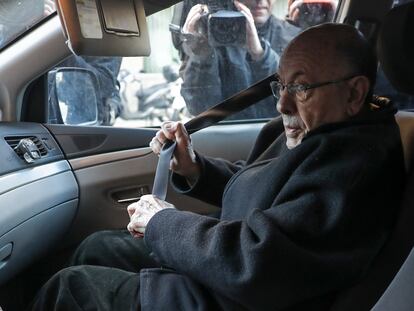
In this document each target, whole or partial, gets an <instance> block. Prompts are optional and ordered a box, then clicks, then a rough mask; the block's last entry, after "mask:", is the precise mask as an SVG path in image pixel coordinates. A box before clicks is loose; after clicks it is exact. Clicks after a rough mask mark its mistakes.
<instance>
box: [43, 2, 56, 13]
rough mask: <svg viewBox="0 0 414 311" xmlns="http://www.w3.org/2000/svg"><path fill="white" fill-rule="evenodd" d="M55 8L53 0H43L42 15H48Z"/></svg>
mask: <svg viewBox="0 0 414 311" xmlns="http://www.w3.org/2000/svg"><path fill="white" fill-rule="evenodd" d="M55 10H56V7H55V2H54V1H53V0H45V8H44V15H45V16H49V15H50V14H52V13H53V12H54V11H55Z"/></svg>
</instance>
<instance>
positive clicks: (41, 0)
mask: <svg viewBox="0 0 414 311" xmlns="http://www.w3.org/2000/svg"><path fill="white" fill-rule="evenodd" d="M54 11H55V5H54V1H53V0H1V1H0V49H1V48H3V47H4V46H5V45H7V43H9V42H10V41H12V40H13V39H15V38H17V37H18V36H19V35H20V34H22V33H24V32H25V31H26V30H28V29H30V28H31V27H33V26H34V25H36V24H37V23H38V22H39V21H41V20H42V19H43V18H45V17H46V16H48V15H50V14H52V13H53V12H54Z"/></svg>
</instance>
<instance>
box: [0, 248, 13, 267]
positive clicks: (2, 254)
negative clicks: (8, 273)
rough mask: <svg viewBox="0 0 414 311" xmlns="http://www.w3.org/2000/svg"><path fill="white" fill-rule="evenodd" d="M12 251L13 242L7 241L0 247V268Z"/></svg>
mask: <svg viewBox="0 0 414 311" xmlns="http://www.w3.org/2000/svg"><path fill="white" fill-rule="evenodd" d="M12 251H13V243H9V244H7V245H5V246H3V247H2V248H0V269H1V268H3V267H4V266H5V265H6V263H7V260H8V259H9V258H10V256H11V253H12Z"/></svg>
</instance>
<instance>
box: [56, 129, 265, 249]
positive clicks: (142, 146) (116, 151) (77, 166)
mask: <svg viewBox="0 0 414 311" xmlns="http://www.w3.org/2000/svg"><path fill="white" fill-rule="evenodd" d="M262 126H263V123H248V124H226V125H217V126H212V127H210V128H208V129H205V130H202V131H200V132H198V133H195V134H193V135H192V142H193V144H194V148H195V149H196V150H197V151H199V152H200V153H202V154H205V155H209V156H215V157H221V158H225V159H228V160H230V161H234V160H239V159H246V157H247V155H248V152H249V150H250V148H251V146H252V144H253V142H254V140H255V138H256V136H257V134H258V132H259V131H260V129H261V127H262ZM48 128H49V130H50V131H51V133H52V134H53V135H54V136H55V138H56V140H57V141H58V142H59V144H60V146H61V147H62V150H63V152H64V153H65V155H66V157H67V158H69V163H70V165H71V167H72V169H73V172H74V175H75V177H76V180H77V182H78V185H79V208H78V213H77V216H76V219H75V221H74V223H73V226H72V228H71V230H70V232H69V233H68V234H67V238H66V240H65V242H64V243H65V244H66V243H68V244H74V243H78V242H80V241H81V240H82V239H83V238H85V237H86V236H87V235H89V234H91V233H92V232H95V231H98V230H104V229H125V227H126V224H127V223H128V214H127V211H126V208H127V206H128V205H129V204H131V203H132V202H135V201H136V200H137V199H138V198H139V197H140V196H141V195H143V194H148V193H151V189H152V184H153V182H154V175H155V170H156V166H157V161H158V158H157V156H156V155H154V154H153V153H152V151H151V149H150V148H149V147H148V143H149V141H150V140H151V138H152V137H153V136H154V135H155V133H156V131H157V129H122V128H111V127H84V128H82V127H65V126H48ZM79 137H82V140H83V141H84V142H86V143H83V144H79V143H76V140H77V139H78V138H79ZM97 137H98V138H97ZM74 142H75V143H74ZM79 146H82V148H83V149H82V148H79ZM67 150H68V151H67ZM66 152H68V153H69V154H66ZM167 201H169V202H171V203H173V204H174V205H175V206H176V207H177V208H179V209H182V210H188V211H193V212H196V213H201V214H208V213H211V212H213V211H215V210H216V209H217V207H214V206H212V205H209V204H206V203H203V202H201V201H199V200H196V199H193V198H190V197H187V196H184V195H180V194H177V193H175V192H174V191H173V190H172V189H171V188H170V189H169V191H168V196H167Z"/></svg>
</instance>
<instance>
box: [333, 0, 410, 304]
mask: <svg viewBox="0 0 414 311" xmlns="http://www.w3.org/2000/svg"><path fill="white" fill-rule="evenodd" d="M411 26H413V27H414V2H411V3H407V4H405V5H401V6H399V7H396V8H393V9H392V10H391V11H390V12H389V13H388V14H387V16H386V18H385V20H384V22H383V25H382V27H381V31H380V34H379V38H378V46H377V50H378V58H379V60H380V62H381V66H382V68H383V70H384V73H385V74H386V76H387V77H388V79H389V80H390V82H391V83H392V84H393V86H394V87H395V88H396V89H397V90H399V91H401V92H405V93H407V94H414V79H413V78H412V72H413V70H414V57H413V56H414V48H413V42H414V37H413V36H412V34H411V32H412V29H413V28H412V27H411ZM396 120H397V123H398V125H399V127H400V133H401V141H402V144H403V150H404V160H405V168H406V172H407V180H406V184H405V189H404V193H403V198H402V201H401V206H400V210H399V214H398V217H397V220H396V224H395V227H394V229H393V232H391V234H390V237H389V239H388V241H387V242H386V244H385V245H384V247H383V249H382V250H381V252H380V253H379V254H378V256H377V257H376V258H375V260H374V262H373V264H372V266H371V267H370V269H369V271H368V272H367V274H366V275H365V276H364V278H363V279H362V280H361V282H359V283H358V284H357V285H356V286H354V287H352V288H350V289H349V290H347V291H344V292H342V293H341V294H340V295H339V297H338V299H337V301H336V302H335V304H334V305H333V307H332V309H331V310H332V311H345V310H361V311H362V310H363V311H366V310H370V309H371V308H372V307H373V306H374V305H375V303H376V302H377V301H378V299H379V298H380V297H381V295H382V294H383V293H384V291H385V290H386V288H387V287H388V285H389V284H390V283H391V281H392V280H393V278H394V277H395V275H396V274H397V272H398V270H399V269H400V267H401V265H402V264H403V263H404V261H405V259H406V258H407V256H408V254H409V253H410V251H411V249H412V248H413V246H414V206H413V205H414V112H399V113H398V114H397V115H396ZM388 182H389V183H392V180H389V181H388ZM391 208H392V207H391ZM395 208H398V206H397V205H396V206H395ZM413 295H414V291H413ZM378 310H380V309H378Z"/></svg>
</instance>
